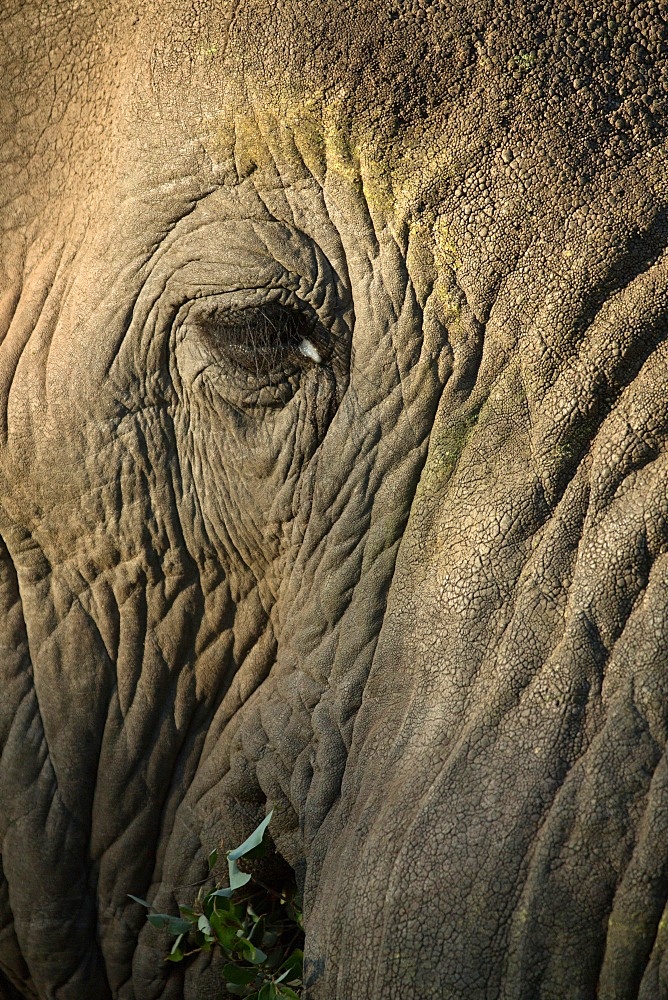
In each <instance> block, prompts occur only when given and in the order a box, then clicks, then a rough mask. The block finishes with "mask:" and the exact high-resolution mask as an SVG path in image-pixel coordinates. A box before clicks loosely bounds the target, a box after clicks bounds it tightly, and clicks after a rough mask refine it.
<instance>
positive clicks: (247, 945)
mask: <svg viewBox="0 0 668 1000" xmlns="http://www.w3.org/2000/svg"><path fill="white" fill-rule="evenodd" d="M238 941H239V944H238V946H237V950H238V951H239V953H240V954H242V955H243V957H244V958H245V959H246V961H247V962H252V963H253V965H262V963H263V962H264V961H265V959H266V958H267V956H266V955H265V953H264V952H263V951H262V949H261V948H256V947H255V945H254V944H253V942H252V941H249V940H248V938H244V937H241V938H239V939H238Z"/></svg>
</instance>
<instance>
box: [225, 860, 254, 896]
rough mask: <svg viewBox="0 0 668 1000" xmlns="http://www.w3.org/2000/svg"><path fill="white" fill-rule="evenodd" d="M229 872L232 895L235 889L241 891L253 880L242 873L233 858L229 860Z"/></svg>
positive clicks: (245, 873)
mask: <svg viewBox="0 0 668 1000" xmlns="http://www.w3.org/2000/svg"><path fill="white" fill-rule="evenodd" d="M227 870H228V873H229V876H230V895H231V894H232V893H233V892H234V890H235V889H240V888H241V886H242V885H246V883H247V882H250V880H251V877H250V875H248V874H247V872H242V871H240V870H239V865H238V864H237V863H236V861H234V860H233V859H231V858H228V859H227Z"/></svg>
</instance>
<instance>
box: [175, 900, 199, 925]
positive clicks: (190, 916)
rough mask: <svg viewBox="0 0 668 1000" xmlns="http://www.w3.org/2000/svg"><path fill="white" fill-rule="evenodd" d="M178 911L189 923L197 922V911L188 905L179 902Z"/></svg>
mask: <svg viewBox="0 0 668 1000" xmlns="http://www.w3.org/2000/svg"><path fill="white" fill-rule="evenodd" d="M179 913H180V914H181V916H182V917H183V919H184V920H189V921H190V923H191V924H195V923H197V913H196V912H195V910H193V909H192V908H191V907H190V906H184V905H183V904H182V903H179Z"/></svg>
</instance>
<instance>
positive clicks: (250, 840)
mask: <svg viewBox="0 0 668 1000" xmlns="http://www.w3.org/2000/svg"><path fill="white" fill-rule="evenodd" d="M272 815H273V812H270V813H269V815H268V816H267V817H266V818H265V819H264V820H263V821H262V822H261V823H260V824H259V826H257V827H256V828H255V830H253V832H252V833H251V835H250V836H249V837H247V838H246V840H244V842H243V843H242V844H240V845H239V846H238V847H235V848H234V849H233V850H231V851H227V852H226V858H227V869H228V877H229V886H223V887H220V886H216V887H214V888H213V889H209V890H206V889H204V888H201V889H200V890H199V892H198V895H197V899H196V900H195V901H194V903H193V904H192V906H186V905H184V904H179V916H178V917H175V916H172V915H170V914H168V913H152V912H149V914H148V920H149V922H150V923H151V924H152V925H153V926H154V927H156V928H158V930H165V931H167V933H168V934H171V935H174V936H175V937H174V941H173V942H172V945H171V948H170V951H169V954H168V955H167V956H166V958H165V961H167V962H182V961H183V960H184V959H187V958H189V957H191V956H192V955H197V954H199V953H200V952H210V951H211V950H212V949H215V948H218V949H220V951H221V952H222V954H223V956H224V958H225V959H226V960H227V961H226V964H225V965H224V966H223V976H224V978H225V987H226V989H227V992H228V994H230V995H231V996H238V997H246V1000H299V997H300V996H301V989H302V983H303V952H302V949H301V945H302V944H303V939H304V926H303V922H302V914H301V910H300V909H299V906H298V905H297V902H296V900H295V896H294V892H291V891H289V890H287V889H284V890H282V891H280V892H278V891H276V890H274V889H272V888H271V887H270V886H267V885H265V884H264V883H262V882H260V881H259V880H258V879H255V878H254V876H253V875H251V874H250V873H249V872H246V871H242V870H241V869H240V868H239V861H240V860H241V859H242V858H243V859H244V860H245V861H246V862H249V861H255V860H258V859H260V858H262V857H264V856H265V855H266V853H267V848H268V843H267V840H268V837H267V827H268V826H269V823H270V822H271V818H272ZM208 860H209V871H211V870H213V868H215V866H216V865H217V863H218V851H212V852H211V854H210V855H209V859H208ZM251 882H254V883H255V884H254V885H251V884H250V883H251ZM130 898H131V899H133V900H134V901H135V902H136V903H140V904H141V906H144V907H145V908H146V909H147V910H149V911H150V909H151V907H150V904H149V903H147V902H146V900H145V899H140V898H139V897H138V896H130Z"/></svg>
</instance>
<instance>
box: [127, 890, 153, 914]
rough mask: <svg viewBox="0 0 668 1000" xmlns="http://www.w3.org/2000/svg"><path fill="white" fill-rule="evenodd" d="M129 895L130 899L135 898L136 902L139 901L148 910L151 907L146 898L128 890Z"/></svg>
mask: <svg viewBox="0 0 668 1000" xmlns="http://www.w3.org/2000/svg"><path fill="white" fill-rule="evenodd" d="M127 895H128V896H129V897H130V899H134V901H135V903H139V905H140V906H144V907H146V909H147V910H150V909H151V904H150V903H147V902H146V900H145V899H140V898H139V896H133V895H132V893H131V892H128V893H127Z"/></svg>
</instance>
